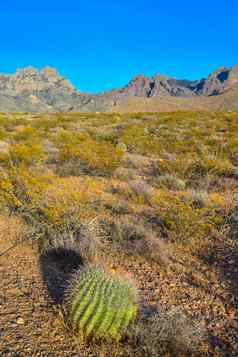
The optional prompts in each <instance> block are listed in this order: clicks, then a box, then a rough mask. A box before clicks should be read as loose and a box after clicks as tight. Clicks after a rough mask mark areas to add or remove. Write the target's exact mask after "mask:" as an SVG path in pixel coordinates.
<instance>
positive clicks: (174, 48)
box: [0, 0, 238, 92]
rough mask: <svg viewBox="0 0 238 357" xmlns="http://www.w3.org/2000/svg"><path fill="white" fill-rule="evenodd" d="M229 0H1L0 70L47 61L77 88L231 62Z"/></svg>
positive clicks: (192, 73)
mask: <svg viewBox="0 0 238 357" xmlns="http://www.w3.org/2000/svg"><path fill="white" fill-rule="evenodd" d="M237 18H238V1H237V0H206V1H205V0H199V1H191V0H180V1H178V0H167V1H159V0H131V1H130V0H120V1H119V0H100V1H95V0H91V1H86V0H84V1H80V0H64V1H59V0H57V1H56V0H47V1H46V0H41V1H32V0H31V1H28V0H25V1H24V0H4V1H1V4H0V72H8V73H10V72H14V71H15V70H16V68H19V67H24V66H27V65H33V66H35V67H39V68H40V67H43V66H45V65H51V66H53V67H56V68H57V69H58V70H59V72H60V73H61V74H62V75H64V76H67V77H68V78H69V79H70V80H71V81H72V83H73V84H74V85H75V86H77V87H78V88H79V89H80V90H82V91H88V92H97V91H102V90H106V89H109V88H114V87H119V86H122V85H124V84H126V83H127V82H128V80H130V79H131V78H132V77H133V76H134V75H136V74H138V73H144V74H146V75H153V74H155V73H163V74H168V75H172V76H176V77H178V78H191V79H197V78H200V77H204V76H207V74H208V73H210V72H211V71H213V70H214V69H216V68H217V67H219V66H222V65H226V66H230V65H233V64H237V63H238V26H237Z"/></svg>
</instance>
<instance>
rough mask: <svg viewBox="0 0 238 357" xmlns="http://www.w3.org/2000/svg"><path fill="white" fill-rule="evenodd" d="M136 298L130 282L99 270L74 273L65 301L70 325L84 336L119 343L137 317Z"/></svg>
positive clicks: (93, 269)
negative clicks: (109, 339)
mask: <svg viewBox="0 0 238 357" xmlns="http://www.w3.org/2000/svg"><path fill="white" fill-rule="evenodd" d="M136 295H137V294H136V291H135V289H134V288H133V287H132V286H131V285H130V284H129V282H127V281H124V280H121V279H119V278H115V277H112V276H109V275H108V274H106V273H105V272H104V271H103V270H101V269H99V268H92V269H90V270H88V271H85V272H82V273H80V272H79V273H76V276H75V278H74V279H73V282H72V286H71V288H70V291H69V293H68V299H67V300H68V305H69V318H70V322H71V324H72V326H73V328H74V329H77V330H80V331H82V332H83V334H84V335H86V336H94V337H96V338H101V337H105V338H113V339H116V340H120V339H121V337H122V336H123V334H124V332H125V330H126V328H127V326H128V325H129V323H130V321H131V320H132V319H133V318H134V317H135V316H136V312H137V298H136Z"/></svg>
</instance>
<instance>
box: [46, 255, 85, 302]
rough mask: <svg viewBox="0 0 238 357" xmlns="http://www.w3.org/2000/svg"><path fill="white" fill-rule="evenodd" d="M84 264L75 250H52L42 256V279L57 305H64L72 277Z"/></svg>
mask: <svg viewBox="0 0 238 357" xmlns="http://www.w3.org/2000/svg"><path fill="white" fill-rule="evenodd" d="M82 264H83V261H82V257H81V256H80V254H79V253H78V252H76V251H74V250H73V249H65V248H52V249H50V250H48V251H47V252H46V253H44V254H42V255H41V256H40V269H41V274H42V278H43V281H44V283H45V285H46V287H47V290H48V294H49V296H50V298H51V299H52V301H53V302H54V303H55V304H62V303H63V300H64V297H65V292H66V290H67V288H68V286H69V283H70V280H71V279H70V278H71V275H72V274H73V272H74V271H75V270H77V269H78V268H79V267H80V266H82Z"/></svg>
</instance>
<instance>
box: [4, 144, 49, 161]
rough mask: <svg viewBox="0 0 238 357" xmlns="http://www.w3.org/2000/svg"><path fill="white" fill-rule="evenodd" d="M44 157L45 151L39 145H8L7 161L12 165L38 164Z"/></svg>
mask: <svg viewBox="0 0 238 357" xmlns="http://www.w3.org/2000/svg"><path fill="white" fill-rule="evenodd" d="M45 159H46V153H45V151H44V149H43V148H42V146H41V145H39V144H34V143H28V144H14V145H11V146H10V150H9V161H10V163H11V164H13V165H20V164H25V165H34V164H40V163H42V162H43V161H44V160H45Z"/></svg>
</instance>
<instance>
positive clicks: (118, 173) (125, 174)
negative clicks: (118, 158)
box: [113, 167, 135, 181]
mask: <svg viewBox="0 0 238 357" xmlns="http://www.w3.org/2000/svg"><path fill="white" fill-rule="evenodd" d="M134 175H135V173H134V170H133V169H127V168H124V167H118V168H117V169H116V170H115V171H114V174H113V176H114V177H115V178H117V179H118V180H121V181H129V180H132V179H133V176H134Z"/></svg>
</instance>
